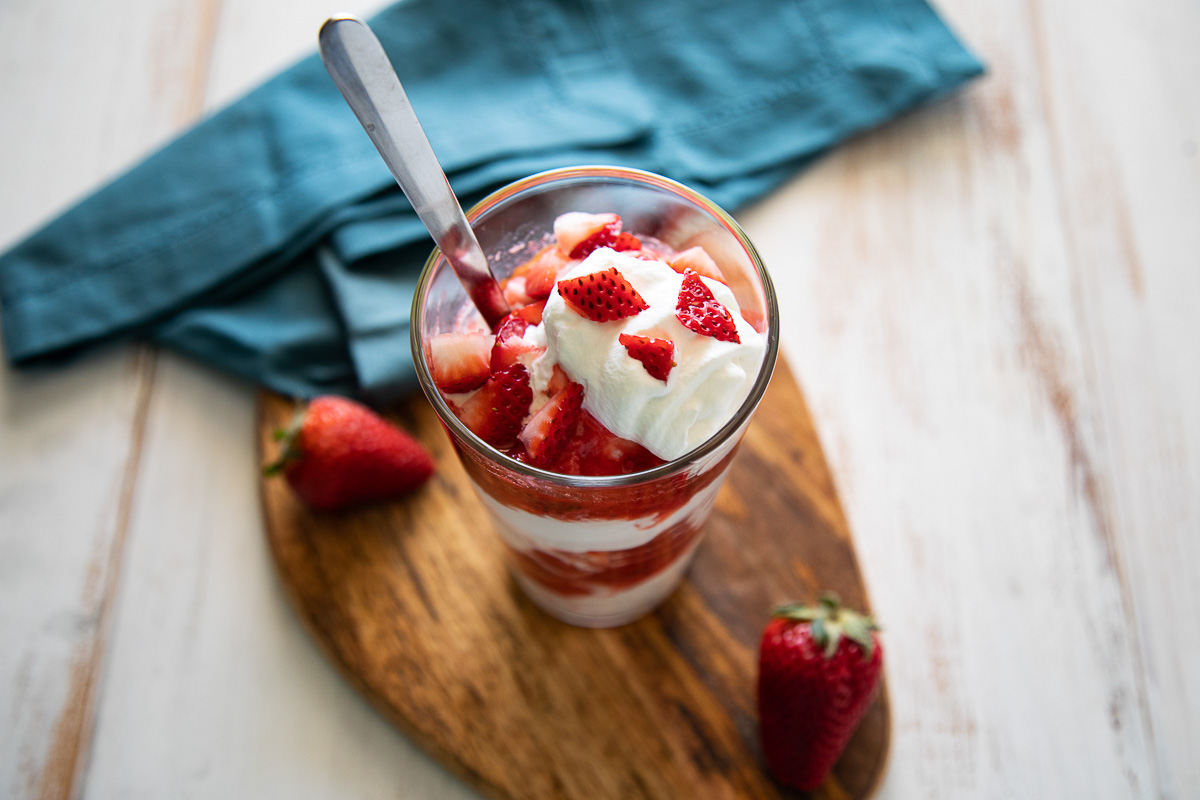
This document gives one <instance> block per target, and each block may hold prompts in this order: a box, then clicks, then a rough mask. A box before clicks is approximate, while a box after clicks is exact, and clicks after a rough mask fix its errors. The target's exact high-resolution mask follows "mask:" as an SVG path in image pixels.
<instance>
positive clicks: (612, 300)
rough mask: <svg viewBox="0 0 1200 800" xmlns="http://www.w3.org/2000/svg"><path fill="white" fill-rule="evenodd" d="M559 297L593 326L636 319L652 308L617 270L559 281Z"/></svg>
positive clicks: (614, 268)
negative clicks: (595, 323) (629, 318)
mask: <svg viewBox="0 0 1200 800" xmlns="http://www.w3.org/2000/svg"><path fill="white" fill-rule="evenodd" d="M558 293H559V294H560V295H562V299H563V300H565V301H566V303H567V305H569V306H570V307H571V308H573V309H575V310H576V311H577V312H579V313H580V314H581V315H582V316H585V317H587V318H588V319H590V320H592V321H593V322H608V321H610V320H614V319H623V318H625V317H632V316H634V315H635V314H640V313H642V312H643V311H645V310H646V309H647V308H649V307H650V305H649V304H648V303H647V302H646V301H645V300H643V299H642V296H641V295H640V294H638V293H637V289H634V288H633V286H632V285H630V283H629V282H628V281H626V280H625V276H624V275H622V274H621V273H620V272H618V271H617V268H616V267H609V268H608V269H605V270H601V271H600V272H593V273H592V274H590V275H584V276H582V277H579V278H570V279H568V280H565V281H559V282H558Z"/></svg>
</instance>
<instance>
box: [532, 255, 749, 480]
mask: <svg viewBox="0 0 1200 800" xmlns="http://www.w3.org/2000/svg"><path fill="white" fill-rule="evenodd" d="M610 268H615V269H616V270H617V271H618V272H619V273H620V274H621V275H623V276H624V277H625V279H626V280H628V281H629V283H630V284H631V285H632V286H633V288H634V289H636V290H637V292H638V294H639V295H640V296H641V297H642V299H643V300H644V301H645V302H646V304H647V306H648V307H647V308H645V309H644V310H642V311H641V312H639V313H637V314H635V315H632V316H628V317H624V318H622V319H617V320H613V321H610V322H601V323H597V322H593V321H592V320H590V319H588V318H587V317H584V316H582V315H581V314H579V313H578V312H576V311H575V310H574V309H573V308H571V306H569V305H568V304H567V303H566V302H565V301H564V300H563V298H562V296H561V295H560V293H559V292H558V290H557V288H556V289H555V290H554V291H553V292H552V293H551V294H550V297H549V298H548V299H547V301H546V306H545V309H544V310H543V312H542V325H541V326H539V327H540V328H541V330H540V331H537V333H533V335H532V336H527V338H532V339H535V340H537V341H541V340H542V339H543V338H544V341H545V347H546V351H545V353H544V354H542V355H541V356H540V357H538V358H537V359H535V360H532V361H531V369H530V377H531V379H532V386H533V390H534V393H535V397H536V396H537V395H538V394H540V393H543V392H544V391H545V388H546V386H547V385H548V384H549V382H550V380H551V378H552V376H553V368H554V365H555V364H558V365H559V366H560V367H561V368H562V369H563V370H564V371H565V372H566V373H567V375H569V376H570V377H571V379H572V380H573V381H575V382H576V383H579V384H582V385H583V388H584V392H583V408H584V409H585V410H587V411H588V412H590V413H591V414H592V415H593V416H594V417H595V418H596V419H597V420H599V421H600V423H602V424H603V425H604V426H605V427H606V428H608V429H609V430H610V431H612V432H613V433H614V434H616V435H617V436H619V437H621V438H624V439H629V440H632V441H634V442H637V443H638V444H640V445H642V446H643V447H645V448H646V449H647V450H649V451H650V452H651V453H653V454H654V455H656V456H658V457H659V458H661V459H663V460H665V461H671V460H674V459H676V458H679V457H680V456H683V455H684V454H686V453H688V452H689V451H691V450H694V449H695V448H696V447H698V446H700V445H701V444H703V443H704V442H705V441H707V440H708V439H709V437H711V436H712V435H713V434H715V433H716V432H717V431H718V430H720V429H721V427H722V426H723V425H724V424H725V423H726V422H728V421H729V420H730V419H731V418H732V417H733V415H734V413H735V412H736V411H737V409H738V407H739V406H740V405H741V404H742V402H743V401H744V400H745V399H746V396H747V395H748V394H749V393H750V389H751V387H752V385H753V383H754V379H755V377H756V376H757V374H758V369H759V366H760V365H761V363H762V359H763V353H764V351H765V349H766V342H765V337H764V336H763V335H762V334H760V333H759V332H758V331H756V330H754V328H753V327H752V326H751V325H750V324H749V323H748V322H746V320H744V319H743V318H742V316H741V313H740V311H739V309H738V304H737V300H736V299H734V296H733V292H731V291H730V290H729V287H727V286H725V284H723V283H721V282H720V281H717V280H713V279H711V278H704V277H700V280H701V281H703V282H704V283H705V285H706V286H707V287H708V288H709V290H710V291H711V292H712V293H713V296H714V297H715V298H716V300H717V301H718V302H720V303H721V304H722V305H724V306H725V307H726V308H728V309H729V311H730V313H731V317H732V319H733V322H734V324H735V326H736V329H737V334H738V338H739V339H740V341H738V342H734V341H723V340H721V339H717V338H714V337H712V336H708V335H704V334H701V333H696V332H695V331H692V330H690V329H688V328H686V327H684V325H683V324H682V323H681V322H680V321H679V319H678V318H677V317H676V307H677V300H678V297H679V293H680V289H681V286H682V284H683V281H684V275H683V274H682V273H680V272H677V271H676V270H675V269H673V268H672V267H671V266H670V265H668V264H666V263H664V262H662V261H657V260H649V259H646V258H638V257H636V256H632V255H629V254H628V253H622V252H617V251H616V250H612V249H611V248H607V247H605V248H600V249H598V250H595V251H593V252H592V253H591V255H589V256H588V257H587V258H586V259H584V260H583V261H581V262H579V263H578V264H576V265H574V266H573V267H572V268H570V269H569V270H567V271H566V272H564V273H560V275H559V278H560V280H567V279H571V278H576V277H580V276H584V275H589V274H592V273H596V272H600V271H602V270H607V269H610ZM531 332H532V330H531ZM621 334H635V335H640V336H647V337H653V338H656V339H663V340H667V341H670V342H672V343H673V344H674V355H673V361H674V362H675V366H674V367H673V368H672V369H671V370H670V372H669V374H668V376H667V379H666V380H665V381H663V380H660V379H658V378H655V377H654V376H653V375H651V374H650V373H649V372H648V371H647V370H646V369H645V367H644V366H643V364H642V363H641V362H639V361H637V360H636V359H634V358H631V357H630V354H629V352H628V349H627V348H626V346H624V345H623V344H621V342H620V338H621Z"/></svg>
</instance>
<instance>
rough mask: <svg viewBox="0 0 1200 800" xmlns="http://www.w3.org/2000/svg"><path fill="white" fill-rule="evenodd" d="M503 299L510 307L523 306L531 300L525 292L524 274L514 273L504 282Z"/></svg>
mask: <svg viewBox="0 0 1200 800" xmlns="http://www.w3.org/2000/svg"><path fill="white" fill-rule="evenodd" d="M504 299H505V300H507V301H508V305H509V306H510V307H516V306H523V305H525V304H526V303H529V302H531V301H532V300H533V298H532V297H530V296H529V295H528V294H527V293H526V292H525V276H524V275H514V276H513V277H511V278H509V279H508V280H507V281H505V283H504Z"/></svg>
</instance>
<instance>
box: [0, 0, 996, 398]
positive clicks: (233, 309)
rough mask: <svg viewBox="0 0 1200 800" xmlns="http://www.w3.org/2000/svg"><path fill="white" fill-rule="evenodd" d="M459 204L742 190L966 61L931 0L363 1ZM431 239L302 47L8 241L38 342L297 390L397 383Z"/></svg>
mask: <svg viewBox="0 0 1200 800" xmlns="http://www.w3.org/2000/svg"><path fill="white" fill-rule="evenodd" d="M370 24H371V26H372V28H373V29H374V30H375V32H376V34H377V35H378V36H379V38H380V40H381V41H382V42H383V43H384V46H385V48H386V49H387V51H388V53H389V55H390V57H391V58H392V61H393V63H394V64H395V66H396V68H397V72H398V73H399V74H400V76H401V79H402V81H403V82H404V84H405V88H406V91H407V92H408V94H409V97H410V99H411V100H412V103H413V106H414V108H415V109H416V111H417V113H418V115H419V117H420V118H421V120H422V123H423V124H424V126H425V127H426V130H427V132H428V134H429V138H430V141H431V143H432V144H433V147H434V150H435V152H436V153H437V154H438V157H439V159H440V160H441V161H442V163H443V166H444V167H445V169H446V171H447V175H448V177H449V179H450V182H451V185H452V186H453V187H454V189H455V191H456V192H457V193H458V194H459V196H460V198H462V199H463V201H464V203H465V204H470V203H471V202H473V201H474V200H477V199H479V198H480V197H482V196H483V195H484V194H486V193H487V192H488V191H490V190H492V189H494V188H496V187H498V186H500V185H502V184H504V183H507V182H509V181H511V180H515V179H517V178H520V177H523V176H525V175H528V174H530V173H533V172H538V171H541V170H544V169H549V168H553V167H559V166H568V165H575V164H582V163H607V164H619V165H624V166H632V167H639V168H642V169H648V170H651V171H654V172H659V173H662V174H665V175H668V176H670V177H672V178H675V179H677V180H680V181H682V182H684V183H688V184H691V185H693V186H694V187H695V188H697V189H699V190H700V191H702V192H704V193H705V194H707V195H709V196H710V197H711V198H712V199H713V200H714V201H716V202H717V203H719V204H721V205H723V206H725V207H726V208H730V209H736V208H737V207H738V206H740V205H743V204H744V203H746V202H748V201H750V200H753V199H756V198H757V197H760V196H761V195H762V194H764V193H766V192H768V191H770V190H771V189H773V188H774V187H775V186H777V185H778V184H779V183H781V182H782V181H784V180H786V179H787V178H788V176H790V175H792V174H793V173H794V172H795V171H796V170H797V169H799V168H801V167H802V166H803V165H804V164H806V163H808V162H809V161H810V160H811V159H812V158H814V157H816V156H817V155H819V154H820V153H821V152H823V151H825V150H827V149H828V148H829V147H831V146H833V145H834V144H836V143H837V142H838V141H840V140H842V139H844V138H845V137H847V136H849V135H851V134H853V133H855V132H857V131H860V130H862V129H864V128H867V127H870V126H873V125H877V124H879V123H881V122H883V121H885V120H886V119H888V118H890V117H893V116H895V115H896V114H898V113H901V112H903V111H905V110H907V109H909V108H912V107H913V106H915V105H917V104H919V103H922V102H925V101H927V100H929V99H931V98H934V97H936V96H938V95H940V94H942V93H945V92H947V91H950V90H952V89H953V88H955V87H956V86H959V85H960V84H961V83H963V82H964V81H965V80H968V79H969V78H971V77H974V76H975V75H978V74H980V72H981V71H982V67H981V66H980V64H979V62H978V61H977V60H976V59H975V58H974V56H972V55H971V54H970V53H969V52H968V51H967V50H966V49H965V48H963V46H962V45H961V44H959V42H958V41H957V40H956V39H955V37H954V36H953V34H952V33H951V32H950V31H949V30H948V29H947V28H946V27H945V25H944V24H943V23H942V21H941V20H940V19H939V18H938V17H937V15H936V14H935V13H934V12H933V11H932V10H931V9H930V8H929V7H928V6H927V5H926V4H925V3H924V2H923V0H798V1H796V2H787V3H778V2H774V0H772V1H771V2H767V0H746V1H745V2H742V3H737V4H729V3H725V2H723V0H722V1H721V2H716V1H714V0H704V2H700V0H691V1H690V2H684V0H666V2H659V3H642V2H637V1H636V0H565V1H564V2H555V0H516V2H512V3H495V2H492V1H491V0H455V2H449V0H407V2H403V3H400V4H397V5H395V6H392V7H390V8H388V9H386V10H384V11H383V12H382V13H380V14H379V15H378V16H376V17H374V18H373V19H371V20H370ZM431 249H432V243H431V242H430V240H429V238H428V235H427V234H426V233H425V231H424V228H423V227H422V226H421V224H420V221H419V220H418V219H417V218H416V216H415V214H413V212H412V209H411V207H410V206H409V204H408V202H407V200H406V199H405V198H404V197H403V195H402V194H401V193H400V191H399V189H398V188H397V187H396V186H395V183H394V181H393V179H392V177H391V176H390V174H389V173H388V172H387V169H386V167H385V166H384V164H383V162H382V160H381V159H380V158H379V156H378V155H377V154H376V153H375V151H374V148H373V147H372V146H371V144H370V141H369V140H368V139H367V137H366V135H365V134H364V133H363V131H362V130H361V128H360V127H359V126H358V122H357V120H356V119H355V118H354V116H353V114H352V113H351V112H350V111H349V109H348V108H347V107H346V105H345V103H344V102H343V101H342V99H341V97H340V96H339V95H338V93H337V90H336V88H335V87H334V85H333V83H332V81H331V80H330V79H329V78H328V76H327V75H326V74H325V72H324V69H323V68H322V66H321V64H320V61H319V60H318V59H317V57H316V56H315V55H314V56H311V57H309V58H306V59H304V60H302V61H300V62H299V63H297V64H296V65H295V66H293V67H292V68H290V69H288V70H287V71H285V72H283V73H282V74H281V75H279V76H277V77H276V78H274V79H272V80H270V81H268V82H267V83H265V84H264V85H263V86H261V87H259V88H258V89H256V90H254V91H253V92H251V93H249V94H248V95H246V96H245V97H244V98H242V99H240V100H238V101H237V102H235V103H233V104H232V105H230V106H229V107H227V108H226V109H224V110H223V111H220V112H219V113H216V114H214V115H212V116H211V117H209V118H208V119H206V120H204V121H202V122H201V123H200V124H198V125H197V126H196V127H194V128H193V129H191V130H190V131H188V132H187V133H185V134H184V135H182V136H181V137H179V138H178V139H177V140H175V141H174V142H172V143H170V144H169V145H167V146H166V147H165V148H163V149H162V150H160V151H159V152H157V153H155V154H154V155H152V156H151V157H150V158H148V159H146V160H145V161H144V162H142V163H141V164H139V165H137V166H135V167H134V168H133V169H131V170H130V171H129V172H127V173H126V174H125V175H123V176H121V177H119V178H118V179H116V180H115V181H113V182H112V183H110V184H109V185H107V186H105V187H103V188H101V189H99V190H98V191H97V192H96V193H95V194H93V195H92V196H91V197H89V198H87V199H85V200H84V201H83V202H81V203H80V204H78V205H77V206H75V207H74V208H72V209H70V210H68V211H67V212H66V213H64V214H63V215H62V216H60V217H59V218H58V219H56V220H53V221H51V222H50V223H48V224H47V225H46V226H45V227H44V228H42V229H41V230H39V231H37V232H35V233H34V234H32V235H31V236H30V237H29V238H27V239H26V240H25V241H23V242H20V243H19V244H17V245H16V246H15V247H14V248H13V249H12V250H10V251H9V252H8V253H5V254H4V255H3V256H0V305H2V308H3V311H2V314H0V322H2V323H3V329H4V343H5V348H6V351H7V355H8V358H9V359H10V361H12V362H13V363H14V364H17V365H23V364H32V363H37V362H39V361H44V360H48V359H50V358H58V357H61V356H63V355H70V354H73V353H76V352H78V351H81V350H84V349H86V348H88V347H89V346H91V345H93V344H95V343H98V342H101V341H106V340H111V339H114V338H120V337H130V336H141V337H148V338H151V339H153V340H155V341H158V342H161V343H162V344H164V345H166V346H169V347H172V348H174V349H176V350H179V351H180V352H183V353H185V354H187V355H190V356H192V357H195V358H198V359H200V360H203V361H205V362H206V363H209V364H212V365H215V366H217V367H220V368H222V369H226V370H229V371H232V372H234V373H236V374H239V375H242V376H243V377H245V378H247V379H249V380H252V381H255V382H258V383H261V384H264V385H267V386H270V387H273V388H275V389H278V390H280V391H285V392H288V393H292V394H314V393H318V392H329V391H334V392H340V393H346V394H359V395H369V396H372V397H379V398H384V397H387V396H388V395H389V394H392V393H395V392H400V391H406V390H408V389H410V388H411V387H412V386H413V373H412V363H411V355H410V353H409V352H408V343H407V337H408V334H407V319H408V311H409V303H410V302H411V298H412V293H413V289H414V287H415V282H416V278H417V275H418V272H419V270H420V267H421V265H422V264H423V263H424V261H425V259H426V257H427V256H428V254H429V251H430V250H431Z"/></svg>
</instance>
